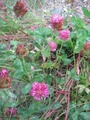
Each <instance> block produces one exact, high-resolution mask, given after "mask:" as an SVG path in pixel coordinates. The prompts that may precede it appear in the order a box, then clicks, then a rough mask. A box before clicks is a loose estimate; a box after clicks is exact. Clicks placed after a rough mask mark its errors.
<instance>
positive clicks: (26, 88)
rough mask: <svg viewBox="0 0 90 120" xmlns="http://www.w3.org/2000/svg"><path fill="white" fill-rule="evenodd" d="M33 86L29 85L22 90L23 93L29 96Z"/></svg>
mask: <svg viewBox="0 0 90 120" xmlns="http://www.w3.org/2000/svg"><path fill="white" fill-rule="evenodd" d="M30 88H31V85H30V84H29V83H28V84H27V85H26V86H25V87H24V88H22V93H23V94H27V93H28V92H29V91H30Z"/></svg>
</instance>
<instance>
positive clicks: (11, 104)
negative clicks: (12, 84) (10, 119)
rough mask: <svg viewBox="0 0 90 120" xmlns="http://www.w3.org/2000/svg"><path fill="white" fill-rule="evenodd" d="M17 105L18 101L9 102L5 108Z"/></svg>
mask: <svg viewBox="0 0 90 120" xmlns="http://www.w3.org/2000/svg"><path fill="white" fill-rule="evenodd" d="M18 104H19V102H18V101H10V102H8V103H7V105H6V106H7V107H16V106H17V105H18Z"/></svg>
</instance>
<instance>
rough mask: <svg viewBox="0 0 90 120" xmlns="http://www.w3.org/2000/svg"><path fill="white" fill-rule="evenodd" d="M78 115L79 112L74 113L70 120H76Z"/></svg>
mask: <svg viewBox="0 0 90 120" xmlns="http://www.w3.org/2000/svg"><path fill="white" fill-rule="evenodd" d="M78 115H79V112H78V111H76V112H74V113H73V114H72V120H78Z"/></svg>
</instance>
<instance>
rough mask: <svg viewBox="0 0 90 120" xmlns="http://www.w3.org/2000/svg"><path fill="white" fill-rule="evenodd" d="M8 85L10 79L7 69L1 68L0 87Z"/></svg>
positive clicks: (7, 86)
mask: <svg viewBox="0 0 90 120" xmlns="http://www.w3.org/2000/svg"><path fill="white" fill-rule="evenodd" d="M9 87H11V80H10V77H9V74H8V71H7V70H6V69H4V68H2V69H1V71H0V88H9Z"/></svg>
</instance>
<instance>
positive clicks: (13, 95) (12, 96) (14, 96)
mask: <svg viewBox="0 0 90 120" xmlns="http://www.w3.org/2000/svg"><path fill="white" fill-rule="evenodd" d="M6 93H7V95H9V96H10V97H11V98H17V95H15V94H14V93H13V92H11V91H9V90H8V91H6Z"/></svg>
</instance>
